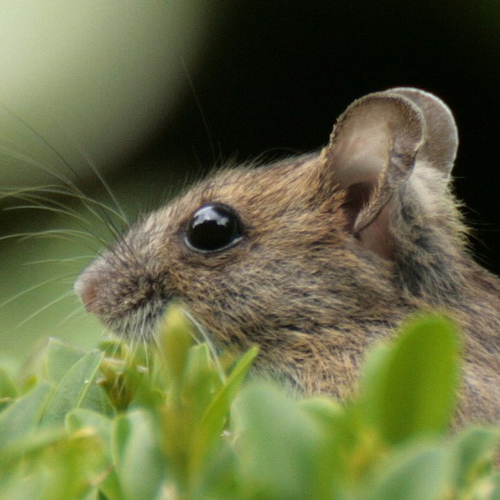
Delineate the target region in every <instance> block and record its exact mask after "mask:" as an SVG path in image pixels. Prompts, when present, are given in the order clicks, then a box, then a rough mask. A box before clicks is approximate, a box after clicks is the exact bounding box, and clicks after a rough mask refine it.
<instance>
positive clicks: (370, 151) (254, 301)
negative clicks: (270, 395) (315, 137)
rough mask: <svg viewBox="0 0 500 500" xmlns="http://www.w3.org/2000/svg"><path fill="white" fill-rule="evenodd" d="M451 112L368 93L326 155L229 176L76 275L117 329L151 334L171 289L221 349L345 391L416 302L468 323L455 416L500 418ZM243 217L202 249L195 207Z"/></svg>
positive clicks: (497, 317) (499, 316)
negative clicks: (188, 236)
mask: <svg viewBox="0 0 500 500" xmlns="http://www.w3.org/2000/svg"><path fill="white" fill-rule="evenodd" d="M456 148H457V135H456V127H455V124H454V121H453V118H452V116H451V113H450V112H449V110H448V108H447V107H446V106H445V105H444V104H443V103H442V102H441V101H439V100H438V99H437V98H435V97H434V96H432V95H430V94H427V93H425V92H422V91H418V90H415V89H392V90H389V91H386V92H380V93H376V94H371V95H369V96H366V97H364V98H362V99H360V100H358V101H356V102H355V103H354V104H352V105H351V106H350V107H349V108H348V110H347V111H346V112H345V113H344V114H343V115H342V116H341V117H340V118H339V120H338V122H337V125H336V126H335V128H334V131H333V133H332V137H331V140H330V143H329V144H328V145H327V146H326V147H325V148H324V149H323V150H322V151H321V152H320V153H317V154H311V155H304V156H300V157H296V158H290V159H287V160H284V161H281V162H278V163H275V164H272V165H268V166H261V167H252V166H241V167H238V168H235V169H232V170H224V171H221V172H218V173H216V174H215V175H214V176H213V177H211V178H209V179H208V180H206V181H204V182H202V183H201V184H199V185H197V186H195V187H193V188H192V189H191V190H189V191H188V192H187V193H186V194H184V195H183V196H181V197H180V198H178V199H177V200H175V201H174V202H172V203H171V204H169V205H168V206H166V207H165V208H162V209H160V210H158V211H157V212H155V213H153V214H151V215H149V216H148V217H147V218H145V219H144V220H143V221H140V222H138V223H137V225H136V226H134V227H133V228H132V229H131V230H130V231H129V233H128V234H126V235H125V236H124V237H123V239H122V240H120V241H118V242H117V243H116V244H115V245H114V247H113V248H112V249H111V250H109V251H107V252H105V253H103V254H102V255H101V256H100V257H99V258H98V259H97V260H96V261H95V262H94V263H93V264H91V265H90V266H89V267H88V268H87V269H86V270H85V271H84V273H83V274H82V276H81V277H80V278H79V281H78V282H77V285H76V290H77V293H78V294H79V295H80V297H81V298H82V300H83V301H84V303H85V304H86V306H87V308H88V309H89V310H91V311H92V312H93V313H95V314H97V315H98V317H99V318H100V319H101V321H102V322H103V323H104V324H105V325H107V326H108V327H109V328H110V329H111V330H112V331H114V332H115V333H116V334H118V335H120V336H123V337H127V338H134V339H139V338H140V339H150V338H151V337H152V336H153V335H154V332H155V328H156V325H157V321H158V319H159V317H160V316H161V313H162V311H163V310H164V308H165V305H166V304H167V303H168V301H169V300H171V299H173V298H176V299H178V300H180V301H181V303H182V304H183V305H184V307H185V308H186V310H187V311H188V312H189V313H190V315H191V316H192V317H193V318H194V319H195V320H196V322H197V323H199V325H200V326H201V327H202V328H203V329H204V330H205V331H206V332H208V336H209V339H210V341H211V342H212V343H213V344H214V345H215V346H216V347H217V348H219V349H223V348H230V349H233V350H235V351H237V352H240V351H243V350H245V349H247V348H248V347H249V346H251V345H252V344H254V343H256V344H259V345H260V347H261V351H260V354H259V357H258V360H257V363H256V368H257V370H259V371H261V372H263V373H266V374H270V375H271V376H273V377H277V378H279V379H281V380H282V381H283V382H285V383H286V384H288V385H291V386H292V387H295V388H297V389H299V390H300V391H302V392H304V393H306V394H311V393H317V392H326V393H330V394H334V395H336V396H339V397H342V398H344V397H346V396H347V395H348V394H349V393H350V392H351V391H352V388H353V387H354V386H355V384H356V379H357V372H358V367H359V365H360V363H361V362H362V360H363V356H364V354H365V352H366V350H367V348H368V347H369V346H370V345H371V344H372V343H373V342H374V341H375V340H378V339H383V338H387V337H389V336H391V335H392V334H393V332H394V330H395V328H396V327H397V326H398V325H399V324H400V323H401V321H403V320H404V319H405V318H406V317H407V316H408V315H409V314H411V313H413V312H415V311H421V310H430V309H439V310H441V311H445V312H447V313H448V314H449V315H451V316H452V317H453V318H455V319H456V320H457V321H458V323H459V324H460V325H461V326H462V327H463V330H464V332H465V345H466V349H465V353H466V354H465V366H464V374H465V383H464V389H463V391H462V403H461V406H460V414H459V420H465V419H471V418H474V419H476V420H482V421H492V420H494V419H496V418H498V417H499V416H500V383H499V382H500V361H499V360H500V356H499V354H500V352H499V351H500V342H499V336H500V299H499V297H500V282H499V280H498V279H497V278H495V277H493V276H491V275H490V274H489V273H488V272H487V271H485V270H484V269H482V268H481V267H479V266H478V265H477V264H476V263H475V262H474V261H473V260H472V259H471V257H470V255H469V253H468V251H467V248H466V240H465V237H464V234H465V228H464V226H463V224H462V221H461V216H460V212H459V210H458V208H457V203H456V201H455V199H454V197H453V196H452V194H451V192H450V187H449V178H450V172H451V168H452V165H453V161H454V158H455V154H456ZM209 202H221V203H224V204H225V205H228V206H230V207H232V208H233V209H234V210H235V212H236V213H237V214H238V215H239V217H240V220H241V223H242V227H243V238H242V240H241V241H240V242H239V243H238V244H236V245H234V246H232V247H230V248H227V249H226V250H223V251H220V252H214V253H200V252H197V251H195V250H193V249H191V248H189V246H187V245H186V243H185V229H186V226H187V224H188V222H189V220H190V217H191V215H192V214H193V213H194V211H195V210H196V209H197V208H198V207H200V206H201V205H203V204H205V203H209Z"/></svg>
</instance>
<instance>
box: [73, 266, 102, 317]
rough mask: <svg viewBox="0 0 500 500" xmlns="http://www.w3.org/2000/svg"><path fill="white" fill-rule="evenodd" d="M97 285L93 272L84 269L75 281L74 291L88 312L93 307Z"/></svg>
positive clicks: (97, 281) (96, 278) (96, 277)
mask: <svg viewBox="0 0 500 500" xmlns="http://www.w3.org/2000/svg"><path fill="white" fill-rule="evenodd" d="M98 287H99V280H98V276H97V275H96V274H95V273H89V272H86V271H84V272H83V273H82V274H81V275H80V276H79V277H78V279H77V280H76V282H75V285H74V290H75V293H76V295H77V296H78V298H79V299H80V300H81V301H82V303H83V305H84V306H85V309H86V310H87V312H89V313H90V312H92V311H93V310H94V308H95V302H96V297H97V290H98Z"/></svg>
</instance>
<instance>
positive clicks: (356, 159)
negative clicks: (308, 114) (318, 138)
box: [320, 91, 425, 257]
mask: <svg viewBox="0 0 500 500" xmlns="http://www.w3.org/2000/svg"><path fill="white" fill-rule="evenodd" d="M424 137H425V121H424V116H423V114H422V113H421V111H420V110H419V108H418V106H417V105H416V104H415V103H414V102H413V100H411V99H410V98H408V97H406V96H404V95H403V94H399V93H395V92H391V91H386V92H378V93H374V94H370V95H367V96H365V97H362V98H361V99H358V100H357V101H355V102H354V103H353V104H351V106H349V108H347V110H346V111H345V112H344V113H343V114H342V115H341V116H340V118H339V119H338V121H337V124H336V125H335V127H334V129H333V132H332V135H331V137H330V142H329V144H328V145H327V146H326V147H325V148H324V149H323V151H322V152H321V156H320V158H321V167H320V168H321V170H322V177H323V182H324V183H325V185H327V186H328V185H330V186H332V184H333V185H335V186H336V187H337V188H339V187H340V188H341V189H345V192H346V200H345V203H344V205H343V207H344V209H345V211H346V214H347V219H348V220H347V229H348V230H349V231H352V232H353V233H354V234H355V235H356V236H358V237H359V238H360V239H361V241H364V242H365V243H366V245H367V246H370V247H371V248H372V250H375V251H376V252H377V253H380V254H382V255H384V256H386V257H387V256H389V255H388V254H389V253H390V248H389V247H388V240H387V238H386V236H387V234H386V233H387V229H388V228H387V227H385V226H384V224H385V225H387V224H388V221H387V217H382V216H381V213H382V211H383V209H384V207H386V206H387V204H388V203H389V202H390V201H391V199H392V197H393V195H394V193H395V191H397V190H398V189H400V187H401V186H402V185H403V184H404V183H405V182H406V181H407V179H408V178H409V176H410V175H411V173H412V170H413V168H414V165H415V161H416V158H417V154H418V153H419V151H420V150H421V148H422V146H423V144H424ZM378 219H379V220H378ZM375 222H378V224H377V225H376V226H374V227H372V228H370V226H372V225H373V224H374V223H375ZM368 228H370V231H368Z"/></svg>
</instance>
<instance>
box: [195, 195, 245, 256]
mask: <svg viewBox="0 0 500 500" xmlns="http://www.w3.org/2000/svg"><path fill="white" fill-rule="evenodd" d="M240 240H241V224H240V221H239V219H238V216H237V215H236V213H235V212H234V211H233V210H232V209H231V208H229V207H227V206H224V205H219V204H216V203H211V204H208V205H203V206H202V207H200V208H199V209H198V210H196V212H195V213H194V214H193V216H192V217H191V220H190V221H189V224H188V226H187V230H186V242H187V243H188V245H189V246H190V247H192V248H194V249H195V250H199V251H201V252H216V251H218V250H224V249H226V248H228V247H230V246H232V245H234V244H235V243H237V242H238V241H240Z"/></svg>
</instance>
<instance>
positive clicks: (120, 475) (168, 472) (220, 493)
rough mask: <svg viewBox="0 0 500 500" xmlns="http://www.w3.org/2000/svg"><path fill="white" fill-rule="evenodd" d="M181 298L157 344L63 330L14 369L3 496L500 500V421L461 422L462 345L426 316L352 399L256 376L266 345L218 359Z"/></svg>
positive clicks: (1, 440)
mask: <svg viewBox="0 0 500 500" xmlns="http://www.w3.org/2000/svg"><path fill="white" fill-rule="evenodd" d="M195 337H196V332H195V331H194V328H193V326H192V325H191V324H190V323H189V322H188V321H187V320H186V319H185V318H184V316H183V315H182V313H181V312H180V311H179V309H177V308H175V307H172V308H171V309H170V310H169V311H168V312H167V314H166V317H165V320H164V324H163V325H162V328H161V335H160V338H159V342H158V346H157V347H155V348H154V349H152V348H151V349H146V348H144V347H135V348H131V347H130V346H127V345H126V344H123V343H121V342H119V341H116V340H114V341H106V342H103V343H102V344H101V345H100V348H99V349H98V350H95V351H92V352H84V351H82V350H79V349H77V348H75V347H73V346H70V345H66V344H63V343H61V342H59V341H57V340H51V341H50V343H49V344H48V346H47V348H46V349H45V351H44V353H43V355H42V357H41V360H42V362H41V366H40V367H39V368H38V370H37V373H36V374H31V375H30V376H29V377H26V376H24V378H23V379H22V380H17V381H16V380H13V379H12V377H10V376H9V374H8V373H7V372H5V371H1V370H0V500H7V499H8V500H22V499H25V498H26V499H30V500H33V499H40V500H59V499H61V500H68V499H82V500H142V499H144V500H167V499H168V500H170V499H217V500H219V499H220V500H225V499H228V500H229V499H235V498H238V499H256V500H257V499H258V500H268V499H269V500H272V499H276V500H278V499H280V500H281V499H295V498H296V499H306V498H307V499H312V500H316V499H318V500H319V499H339V500H391V499H394V500H420V499H422V500H433V499H436V500H451V499H460V500H480V499H500V475H499V474H498V472H497V471H496V470H495V468H494V455H495V453H496V452H497V450H498V444H499V441H500V433H499V432H498V430H497V429H496V428H479V427H467V428H465V429H463V430H460V431H459V432H458V433H457V434H455V435H449V434H447V432H448V431H447V428H448V427H449V425H450V421H451V418H452V414H453V411H454V408H455V404H456V401H455V399H456V389H457V386H458V383H459V380H458V379H459V376H458V374H459V355H460V345H459V342H458V336H457V333H456V331H455V329H454V328H453V326H452V325H451V324H450V322H449V321H448V320H446V319H444V318H442V317H434V316H432V317H425V318H420V319H416V320H414V321H413V322H412V323H410V324H408V325H407V326H406V327H405V328H404V329H403V330H402V332H401V335H400V336H399V338H398V340H397V341H395V342H394V343H392V344H390V345H383V346H379V347H377V348H376V349H375V350H374V351H373V352H372V353H371V355H370V357H369V359H368V360H367V363H366V366H365V369H364V371H363V376H362V377H361V387H360V389H359V391H358V393H357V395H356V396H355V397H354V398H353V400H352V401H350V402H349V403H347V404H345V405H340V404H339V403H338V402H336V401H335V400H333V399H331V398H328V397H324V396H317V397H312V398H305V399H297V398H293V397H291V396H290V395H289V394H287V393H285V392H284V390H283V389H282V388H278V387H276V386H275V385H273V384H270V383H269V382H264V381H259V380H258V379H253V380H250V381H248V382H247V383H244V380H245V378H246V375H247V372H248V371H249V370H250V367H251V365H252V361H253V359H254V358H255V356H256V355H257V349H251V350H250V351H249V352H247V353H246V354H244V355H243V356H241V357H239V358H237V359H235V358H234V357H231V356H228V355H225V354H222V355H220V356H218V357H214V355H213V354H212V352H211V351H210V349H209V346H207V344H197V345H195V344H194V341H193V338H195Z"/></svg>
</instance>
